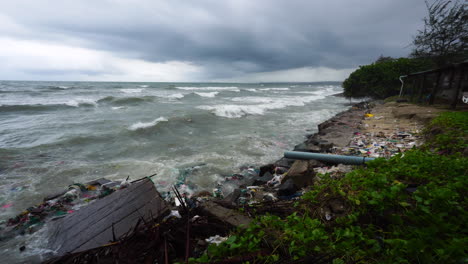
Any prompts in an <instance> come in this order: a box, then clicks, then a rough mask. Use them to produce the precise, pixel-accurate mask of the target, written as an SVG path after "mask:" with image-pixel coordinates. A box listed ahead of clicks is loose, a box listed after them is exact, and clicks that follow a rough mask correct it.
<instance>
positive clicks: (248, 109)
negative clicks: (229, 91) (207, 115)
mask: <svg viewBox="0 0 468 264" xmlns="http://www.w3.org/2000/svg"><path fill="white" fill-rule="evenodd" d="M197 108H199V109H202V110H208V111H211V112H212V113H214V114H215V115H217V116H222V117H228V118H236V117H242V116H244V115H247V114H250V115H263V112H264V111H265V109H263V108H262V107H259V106H256V105H214V106H209V105H202V106H198V107H197Z"/></svg>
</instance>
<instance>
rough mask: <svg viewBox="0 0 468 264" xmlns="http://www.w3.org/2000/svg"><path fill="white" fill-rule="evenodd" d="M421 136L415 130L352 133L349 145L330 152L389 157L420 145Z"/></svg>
mask: <svg viewBox="0 0 468 264" xmlns="http://www.w3.org/2000/svg"><path fill="white" fill-rule="evenodd" d="M421 142H422V138H421V137H420V136H418V135H417V131H416V132H406V131H397V132H394V133H384V132H378V133H370V132H367V133H361V132H356V133H354V136H353V138H352V139H351V141H350V144H349V146H347V147H344V148H333V149H332V153H334V154H340V155H351V156H363V157H371V158H390V157H392V156H394V155H396V154H398V153H401V152H404V151H406V150H409V149H412V148H413V147H415V146H419V145H421Z"/></svg>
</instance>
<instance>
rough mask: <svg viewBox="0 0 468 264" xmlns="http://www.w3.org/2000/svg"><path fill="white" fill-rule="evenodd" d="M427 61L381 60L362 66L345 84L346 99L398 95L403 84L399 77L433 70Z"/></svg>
mask: <svg viewBox="0 0 468 264" xmlns="http://www.w3.org/2000/svg"><path fill="white" fill-rule="evenodd" d="M432 67H433V64H432V62H431V61H430V60H427V59H408V58H399V59H392V58H388V57H386V58H383V57H381V58H379V59H378V60H377V61H376V62H375V63H373V64H370V65H365V66H360V67H359V69H357V70H355V71H354V72H352V73H351V74H350V75H349V77H348V78H347V79H346V80H345V81H344V82H343V88H344V95H345V96H346V97H373V98H381V99H382V98H386V97H389V96H393V95H397V94H398V93H399V91H400V87H401V83H400V81H399V77H400V76H402V75H407V74H410V73H414V72H419V71H424V70H428V69H431V68H432Z"/></svg>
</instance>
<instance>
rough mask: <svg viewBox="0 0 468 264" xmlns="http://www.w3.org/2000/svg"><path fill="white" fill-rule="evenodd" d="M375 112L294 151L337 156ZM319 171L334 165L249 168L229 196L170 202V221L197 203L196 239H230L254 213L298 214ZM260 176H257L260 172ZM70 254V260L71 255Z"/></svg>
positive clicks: (336, 123)
mask: <svg viewBox="0 0 468 264" xmlns="http://www.w3.org/2000/svg"><path fill="white" fill-rule="evenodd" d="M370 109H371V106H369V104H368V103H367V102H362V103H356V104H353V106H351V107H350V108H349V109H347V110H345V111H342V112H340V113H338V114H336V115H335V116H333V117H331V118H330V119H328V120H326V121H324V122H322V123H320V124H318V131H317V132H316V133H314V134H310V135H306V138H307V139H306V140H305V141H304V142H302V143H300V144H298V145H296V146H295V147H294V150H295V151H307V152H318V153H335V152H337V151H338V150H339V149H340V148H342V147H346V146H347V145H348V143H349V142H351V140H352V138H353V136H354V135H355V134H356V133H359V132H360V131H361V126H362V120H364V118H365V114H366V113H367V112H369V111H370ZM320 168H335V167H334V166H332V164H326V163H322V162H319V161H315V160H309V161H299V160H291V159H286V158H280V159H279V160H277V161H275V162H273V163H270V164H264V165H262V166H260V167H258V168H251V167H250V168H247V169H246V171H247V172H250V174H248V175H247V177H246V176H245V175H244V177H243V178H242V177H240V176H241V175H242V174H234V175H238V176H239V178H237V179H230V180H228V181H226V182H227V183H228V184H230V185H231V187H233V186H234V188H233V191H232V192H231V193H229V194H227V195H226V196H225V197H217V195H216V190H215V191H214V194H211V193H209V192H206V191H205V192H199V193H196V194H195V195H194V196H192V197H190V198H189V197H184V198H183V199H184V201H179V203H177V198H174V200H172V201H171V202H170V203H173V202H175V204H172V206H171V208H172V209H171V210H172V212H173V213H174V212H175V211H177V212H179V213H180V215H181V218H177V217H175V218H176V219H174V217H172V218H171V219H174V220H175V221H176V222H177V221H179V220H177V219H184V218H185V216H192V217H193V215H194V212H192V213H188V212H184V209H182V208H181V207H180V205H181V204H184V203H185V204H186V205H190V204H191V206H192V205H193V206H194V207H193V208H192V209H191V210H194V211H195V212H196V213H197V214H196V216H199V217H200V218H204V219H206V221H207V222H205V223H203V224H202V226H199V228H201V231H199V232H198V234H197V236H198V238H197V239H198V241H199V242H200V241H202V240H204V239H205V238H206V237H213V236H215V235H217V234H219V235H227V233H228V231H229V230H232V228H234V227H238V226H242V225H246V224H248V223H250V221H251V219H252V217H253V216H255V215H261V214H263V213H265V212H269V211H273V212H275V213H277V214H280V215H285V216H286V215H287V214H290V213H292V212H293V208H288V209H287V208H284V206H286V207H291V205H292V203H293V202H294V201H295V200H296V199H298V197H300V196H301V195H302V194H303V193H304V192H305V190H307V189H308V188H310V186H313V184H315V183H316V181H317V179H316V177H315V175H316V173H317V172H316V170H317V169H320ZM350 169H351V166H347V167H343V166H341V167H340V168H339V169H338V170H336V172H338V174H339V173H342V172H346V171H349V170H350ZM341 170H344V171H341ZM255 172H258V173H257V174H255ZM286 172H287V173H286ZM281 175H282V176H281ZM279 176H281V177H279ZM178 205H179V206H178ZM251 205H253V206H255V210H252V208H250V206H251ZM278 206H279V207H281V206H283V208H280V209H278ZM239 208H244V210H245V212H244V213H242V212H239V211H238V209H239ZM291 210H292V211H291ZM214 223H216V224H217V225H218V228H217V230H216V232H215V233H216V234H215V233H213V232H212V231H210V230H207V229H209V226H210V225H211V224H214ZM179 224H181V223H179ZM146 228H147V227H146ZM194 239H195V238H194ZM180 240H183V238H182V237H178V238H176V239H175V241H179V242H180ZM175 241H174V242H175ZM205 246H207V244H204V245H203V246H202V247H205ZM94 250H95V249H89V250H87V251H84V252H82V253H77V254H78V255H81V254H88V253H92V252H94ZM96 250H97V249H96ZM65 256H68V257H70V255H65ZM61 259H62V257H58V258H55V260H61ZM62 260H63V259H62ZM51 261H52V260H51ZM50 263H54V262H50Z"/></svg>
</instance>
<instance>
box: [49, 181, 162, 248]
mask: <svg viewBox="0 0 468 264" xmlns="http://www.w3.org/2000/svg"><path fill="white" fill-rule="evenodd" d="M167 211H168V206H167V204H166V203H165V202H164V200H162V199H161V197H160V195H159V193H158V192H157V190H156V188H155V187H154V184H153V183H152V182H151V181H150V180H143V181H141V182H137V183H134V184H132V185H130V186H129V187H128V188H126V189H123V190H119V191H117V192H114V193H112V194H110V195H109V196H107V197H104V198H101V199H99V200H97V201H95V202H94V203H92V204H90V205H88V206H86V207H83V208H81V209H80V210H78V211H76V212H75V213H73V214H71V215H69V216H67V217H65V218H62V219H60V220H58V221H57V222H55V223H54V222H52V223H51V224H54V226H53V227H52V230H51V232H50V238H49V243H48V245H49V248H51V249H53V250H56V251H57V252H58V255H64V254H66V253H75V252H79V251H83V250H87V249H91V248H95V247H99V246H102V245H105V244H107V243H109V242H110V240H112V237H113V235H112V224H114V233H115V236H116V238H119V237H120V236H122V235H123V234H125V233H127V232H128V231H129V230H131V229H133V228H134V227H135V225H136V223H137V222H138V219H140V218H144V219H145V220H150V218H151V216H153V217H157V216H159V215H161V214H163V213H165V212H167Z"/></svg>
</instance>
